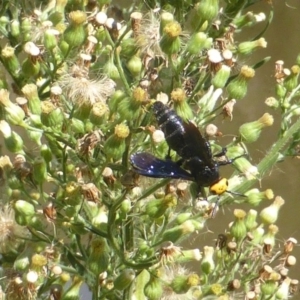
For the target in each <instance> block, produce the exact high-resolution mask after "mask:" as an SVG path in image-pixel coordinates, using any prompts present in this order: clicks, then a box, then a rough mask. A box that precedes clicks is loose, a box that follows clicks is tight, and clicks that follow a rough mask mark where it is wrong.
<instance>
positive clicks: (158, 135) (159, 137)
mask: <svg viewBox="0 0 300 300" xmlns="http://www.w3.org/2000/svg"><path fill="white" fill-rule="evenodd" d="M151 137H152V141H153V143H154V144H156V145H157V144H160V143H162V142H164V141H165V140H166V139H165V134H164V133H163V131H162V130H159V129H157V130H154V131H153V133H152V136H151Z"/></svg>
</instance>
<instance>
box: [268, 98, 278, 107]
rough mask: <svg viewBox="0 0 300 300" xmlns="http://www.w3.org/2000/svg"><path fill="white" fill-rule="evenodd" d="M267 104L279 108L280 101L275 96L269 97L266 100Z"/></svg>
mask: <svg viewBox="0 0 300 300" xmlns="http://www.w3.org/2000/svg"><path fill="white" fill-rule="evenodd" d="M265 104H266V105H267V106H269V107H272V108H278V107H279V101H278V100H277V99H276V98H274V97H268V98H267V99H266V100H265Z"/></svg>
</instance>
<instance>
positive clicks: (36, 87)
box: [0, 0, 300, 300]
mask: <svg viewBox="0 0 300 300" xmlns="http://www.w3.org/2000/svg"><path fill="white" fill-rule="evenodd" d="M110 2H111V1H109V0H97V1H80V0H70V1H65V0H57V1H49V3H47V4H46V3H44V2H40V1H31V2H30V3H25V2H22V1H7V0H4V1H3V3H2V7H1V16H0V34H1V37H2V40H3V42H2V43H1V49H0V50H1V51H0V62H1V64H2V68H1V73H0V88H1V89H0V114H1V121H0V132H1V134H2V137H3V144H4V145H5V150H4V151H6V152H5V153H3V155H2V156H1V157H0V171H1V173H0V175H1V180H2V181H1V182H2V201H1V210H0V230H1V233H2V234H1V237H0V253H1V261H2V266H1V272H2V276H1V280H0V287H1V293H2V294H1V296H2V295H3V297H4V296H5V299H7V300H12V299H19V300H23V299H24V300H25V299H26V300H27V299H64V300H67V299H80V293H81V292H80V288H81V287H82V286H86V287H88V288H89V290H90V294H91V298H92V299H151V300H155V299H287V298H288V297H290V296H292V295H294V294H295V293H296V290H297V283H298V281H297V280H296V279H292V278H290V277H289V274H288V270H289V269H288V268H289V267H291V266H293V265H294V264H295V257H294V256H293V255H291V252H292V250H293V247H294V245H295V244H296V243H297V241H296V240H295V239H294V238H289V239H288V240H287V241H286V242H285V243H284V246H283V247H282V248H281V250H279V251H278V249H279V248H278V245H277V244H276V233H277V232H278V226H277V225H276V224H275V223H276V222H277V219H278V213H279V209H280V207H281V206H282V205H283V204H284V200H283V199H282V198H281V197H280V196H276V197H275V199H274V200H272V201H273V202H272V204H270V205H268V206H267V207H266V208H264V209H263V210H262V211H261V212H260V213H259V217H260V219H259V220H260V222H259V221H258V219H257V215H258V212H257V211H256V210H254V209H253V207H255V206H257V205H258V204H260V203H261V202H262V201H264V200H270V199H273V198H274V195H273V192H272V190H271V189H267V190H266V191H260V190H259V189H256V188H252V189H251V187H252V186H253V185H254V184H255V183H256V182H257V181H258V179H260V178H261V177H262V176H263V175H264V174H265V172H266V171H268V170H269V169H271V168H272V167H273V166H274V165H275V164H276V163H277V162H278V161H279V160H280V159H282V158H283V157H285V156H287V155H297V151H298V150H297V149H298V147H299V146H298V145H299V132H300V131H299V128H300V120H299V119H295V117H297V116H298V115H299V108H298V106H299V105H298V103H297V97H298V95H299V88H300V84H299V81H298V75H299V70H300V67H299V65H300V62H299V61H300V59H299V58H298V60H297V63H296V65H295V66H293V67H292V68H291V69H290V70H289V69H286V68H284V67H283V62H281V61H278V62H277V63H276V73H275V79H276V98H275V97H272V98H271V97H270V98H268V99H267V100H266V104H267V105H268V106H269V107H271V108H273V109H274V110H277V111H278V112H280V113H281V115H282V119H281V128H280V134H279V139H278V140H277V141H276V142H275V143H274V145H273V146H272V148H271V149H270V151H269V152H268V153H267V154H266V156H265V157H264V158H263V159H262V160H261V161H260V162H259V164H258V165H257V166H254V165H252V164H251V162H250V161H249V157H248V156H247V155H246V154H248V151H247V144H249V143H253V142H255V141H257V140H258V139H259V137H260V134H261V132H262V130H263V129H264V128H265V127H268V126H271V125H272V124H273V116H272V115H270V114H269V113H265V114H263V116H262V117H261V118H259V119H258V120H256V121H253V122H249V123H245V124H243V125H242V126H240V128H239V132H238V133H237V134H235V138H234V139H233V140H232V141H230V143H229V144H228V145H226V147H227V150H228V151H227V153H226V156H227V157H228V158H229V159H232V160H233V166H234V168H235V169H236V170H237V171H236V172H235V173H234V174H233V176H232V177H231V178H230V179H229V188H228V189H229V191H232V190H235V191H237V192H238V193H240V195H228V194H226V193H225V194H223V195H221V196H220V197H216V196H213V195H208V192H207V190H206V189H203V191H202V192H203V193H202V194H201V195H200V194H199V193H198V191H197V188H198V187H197V185H196V183H195V182H193V183H191V184H189V183H187V182H186V181H184V180H179V181H178V180H177V181H176V180H175V181H174V180H171V179H170V178H166V179H162V180H161V179H149V178H146V177H142V176H141V177H140V178H139V177H138V175H137V174H136V172H134V170H133V169H132V168H131V165H130V163H129V157H130V155H131V154H133V153H136V152H139V151H143V152H144V151H146V152H150V153H153V154H154V155H155V156H156V157H159V158H162V159H163V158H164V157H165V156H166V154H167V153H168V148H169V145H168V142H167V141H166V139H165V138H168V137H165V135H164V132H163V130H161V128H159V126H158V125H157V122H156V121H155V119H154V118H153V115H152V112H151V111H152V105H153V103H154V102H155V101H161V102H163V103H165V104H167V105H169V106H172V107H173V108H174V110H175V111H176V114H178V115H179V116H180V117H181V118H182V119H183V120H186V121H188V120H190V121H192V122H193V123H194V124H196V125H197V126H198V127H199V128H200V131H201V132H203V133H202V134H203V136H205V138H207V140H209V143H210V146H211V148H212V151H213V153H218V152H220V150H221V148H222V147H221V146H220V145H219V143H222V134H221V132H220V131H219V130H218V128H217V127H216V126H215V125H214V124H211V123H212V122H213V121H214V120H215V118H217V117H218V116H219V115H220V114H222V115H223V117H224V119H226V120H227V121H228V120H232V119H233V115H234V106H235V105H240V103H241V101H242V100H243V98H244V97H245V95H246V94H247V86H248V82H249V80H253V77H255V71H256V69H258V68H259V67H260V66H261V65H262V64H264V63H265V62H267V61H268V58H265V59H263V60H261V61H260V62H257V63H256V64H254V65H252V66H248V65H241V62H242V60H243V59H244V57H246V56H250V55H251V54H252V53H253V52H254V51H256V50H258V49H259V48H265V47H266V46H267V42H266V41H265V39H264V38H263V37H262V35H263V33H264V30H263V31H262V32H261V33H260V34H259V35H258V38H255V39H253V40H252V41H242V42H240V41H239V42H238V41H237V39H236V36H237V33H239V32H242V31H243V30H244V28H246V27H250V26H252V27H255V26H256V25H257V24H258V23H261V22H264V23H266V27H267V26H268V24H269V22H270V21H271V17H272V13H273V12H272V8H271V6H270V12H269V18H268V20H266V15H265V14H264V13H259V14H254V13H252V12H250V11H249V10H248V8H249V7H251V6H252V5H255V4H256V3H257V2H260V0H245V1H239V0H231V1H228V0H225V1H219V0H201V1H168V0H166V1H152V0H145V1H143V3H142V1H137V2H136V3H133V4H131V5H129V6H127V7H123V8H122V9H120V8H118V7H116V6H114V5H112V4H111V3H110ZM246 9H247V11H246ZM222 144H223V143H222ZM223 146H224V145H223ZM171 156H172V159H173V160H174V161H175V160H176V159H179V157H176V153H172V152H171ZM237 157H238V159H235V158H237ZM218 159H221V158H218ZM220 164H221V163H220ZM200 171H201V170H200ZM241 193H242V194H241ZM217 198H220V199H217ZM218 200H220V201H218ZM216 201H218V202H219V205H218V206H217V205H214V203H215V202H216ZM239 203H247V204H248V205H249V206H250V207H251V209H249V211H247V212H246V211H244V210H241V209H235V210H234V213H233V215H234V216H233V222H232V223H231V224H230V226H229V228H228V229H227V230H225V232H224V233H222V234H219V235H218V237H217V242H216V244H215V245H214V246H208V245H201V246H200V247H199V248H196V249H188V248H186V245H185V246H183V245H182V244H181V242H182V241H183V240H187V239H191V238H193V237H194V236H195V235H196V234H197V233H199V232H201V231H203V228H204V227H205V225H206V222H207V220H209V219H212V217H213V216H214V215H215V213H216V211H217V210H218V208H219V207H225V206H227V205H229V204H235V205H236V204H239ZM217 218H218V216H216V217H215V218H214V219H213V220H217ZM190 262H192V263H193V268H192V269H188V267H187V266H188V263H190ZM1 299H2V298H1ZM3 299H4V298H3ZM84 299H87V298H86V297H85V298H84Z"/></svg>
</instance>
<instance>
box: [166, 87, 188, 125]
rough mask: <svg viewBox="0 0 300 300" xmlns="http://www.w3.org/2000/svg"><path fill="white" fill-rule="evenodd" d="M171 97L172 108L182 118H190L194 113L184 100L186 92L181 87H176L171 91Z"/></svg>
mask: <svg viewBox="0 0 300 300" xmlns="http://www.w3.org/2000/svg"><path fill="white" fill-rule="evenodd" d="M171 99H172V100H173V103H174V109H175V111H176V112H177V114H178V115H179V116H180V117H181V118H183V119H184V120H192V119H193V117H194V115H193V111H192V109H191V107H190V106H189V104H188V103H187V101H186V93H185V91H184V90H183V89H181V88H176V89H174V90H173V91H172V92H171Z"/></svg>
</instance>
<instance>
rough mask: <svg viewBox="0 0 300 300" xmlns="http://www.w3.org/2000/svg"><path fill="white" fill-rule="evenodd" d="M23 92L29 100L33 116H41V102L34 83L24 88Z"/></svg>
mask: <svg viewBox="0 0 300 300" xmlns="http://www.w3.org/2000/svg"><path fill="white" fill-rule="evenodd" d="M22 92H23V94H24V96H25V98H26V99H27V100H28V107H29V110H30V112H31V113H32V114H35V115H40V114H41V100H40V98H39V95H38V90H37V86H36V85H35V84H33V83H29V84H26V85H24V86H23V88H22Z"/></svg>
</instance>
